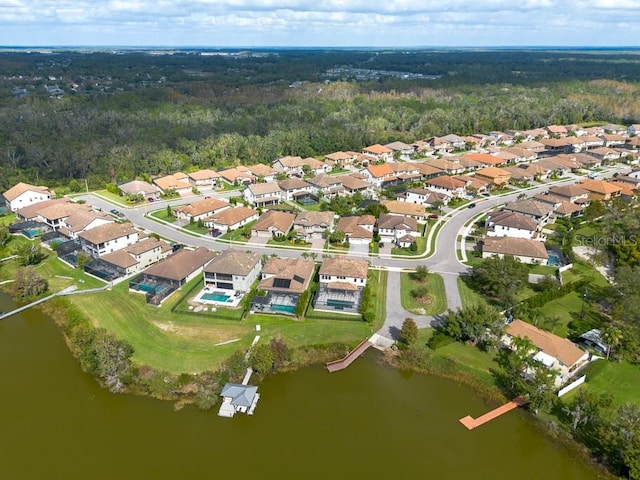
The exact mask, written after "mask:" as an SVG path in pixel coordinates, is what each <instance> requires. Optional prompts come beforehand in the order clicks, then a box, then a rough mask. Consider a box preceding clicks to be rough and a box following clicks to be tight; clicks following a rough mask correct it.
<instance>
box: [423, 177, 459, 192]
mask: <svg viewBox="0 0 640 480" xmlns="http://www.w3.org/2000/svg"><path fill="white" fill-rule="evenodd" d="M466 187H467V182H464V181H462V180H459V179H456V178H454V177H450V176H448V175H442V176H439V177H435V178H430V179H429V180H427V181H426V182H425V188H426V189H427V190H432V191H434V192H438V193H443V194H445V195H448V196H449V197H464V196H465V195H466V194H467V191H466Z"/></svg>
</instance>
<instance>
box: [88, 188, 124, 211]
mask: <svg viewBox="0 0 640 480" xmlns="http://www.w3.org/2000/svg"><path fill="white" fill-rule="evenodd" d="M95 193H97V194H98V195H100V196H101V197H103V198H104V199H106V200H109V201H110V202H112V203H115V204H117V205H118V206H120V207H126V206H127V201H126V200H125V198H124V197H121V196H120V195H118V194H116V193H111V192H110V191H109V190H106V189H105V190H96V192H95Z"/></svg>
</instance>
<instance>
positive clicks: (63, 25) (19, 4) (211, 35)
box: [0, 0, 640, 46]
mask: <svg viewBox="0 0 640 480" xmlns="http://www.w3.org/2000/svg"><path fill="white" fill-rule="evenodd" d="M622 11H623V12H624V14H622V13H621V12H622ZM635 22H638V24H640V0H593V1H592V2H589V3H586V2H584V1H583V0H521V1H520V2H514V1H513V0H485V1H484V2H468V0H464V1H463V0H429V1H425V0H391V1H389V0H327V1H322V2H319V1H318V0H172V1H171V0H91V1H90V0H74V1H71V0H0V43H2V44H5V45H12V44H13V45H15V44H17V45H19V44H31V45H32V44H35V43H41V44H48V43H49V42H48V41H47V38H62V37H64V36H65V35H66V36H67V37H68V38H69V39H71V40H72V44H81V43H82V44H87V45H88V44H111V45H115V44H126V43H127V42H129V44H143V43H144V44H156V45H181V44H190V45H196V44H200V45H205V44H208V45H248V44H249V43H245V42H247V41H250V42H251V44H253V45H285V44H286V45H338V44H342V45H372V46H378V45H380V46H383V45H389V46H394V45H408V46H411V45H452V44H457V45H473V44H478V45H509V44H517V45H523V44H538V45H540V44H568V45H575V44H576V43H575V42H576V41H578V39H580V41H582V42H584V41H585V39H586V41H587V43H589V44H593V42H599V44H602V45H616V44H621V45H625V44H633V43H635V42H637V41H636V40H635V39H637V38H638V33H640V27H639V26H637V25H636V24H635ZM587 25H588V28H589V30H590V31H589V32H585V31H584V30H585V28H586V26H587ZM623 27H624V30H623V29H622V28H623ZM34 31H36V32H37V36H35V37H34V36H33V32H34ZM159 32H162V35H159V34H158V33H159ZM279 42H284V43H279ZM335 42H342V43H335Z"/></svg>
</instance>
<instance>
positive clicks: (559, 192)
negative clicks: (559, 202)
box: [549, 185, 589, 202]
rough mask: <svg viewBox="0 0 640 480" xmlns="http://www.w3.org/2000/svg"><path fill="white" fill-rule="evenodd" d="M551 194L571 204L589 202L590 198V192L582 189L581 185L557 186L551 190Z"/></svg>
mask: <svg viewBox="0 0 640 480" xmlns="http://www.w3.org/2000/svg"><path fill="white" fill-rule="evenodd" d="M549 194H551V195H554V196H556V197H559V198H561V199H563V200H568V201H570V202H577V201H579V200H587V199H588V198H589V191H588V190H585V189H584V188H581V187H580V186H579V185H556V186H554V187H550V188H549Z"/></svg>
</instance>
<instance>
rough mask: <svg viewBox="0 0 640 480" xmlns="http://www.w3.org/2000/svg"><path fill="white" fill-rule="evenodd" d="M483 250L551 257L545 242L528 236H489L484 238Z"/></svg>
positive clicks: (504, 253)
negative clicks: (529, 238) (530, 238)
mask: <svg viewBox="0 0 640 480" xmlns="http://www.w3.org/2000/svg"><path fill="white" fill-rule="evenodd" d="M482 252H483V253H484V252H487V253H492V254H502V255H513V256H522V257H531V258H539V259H547V258H549V254H548V253H547V249H546V248H545V246H544V242H538V241H536V240H528V239H526V238H512V237H487V238H485V239H484V244H483V245H482Z"/></svg>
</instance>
